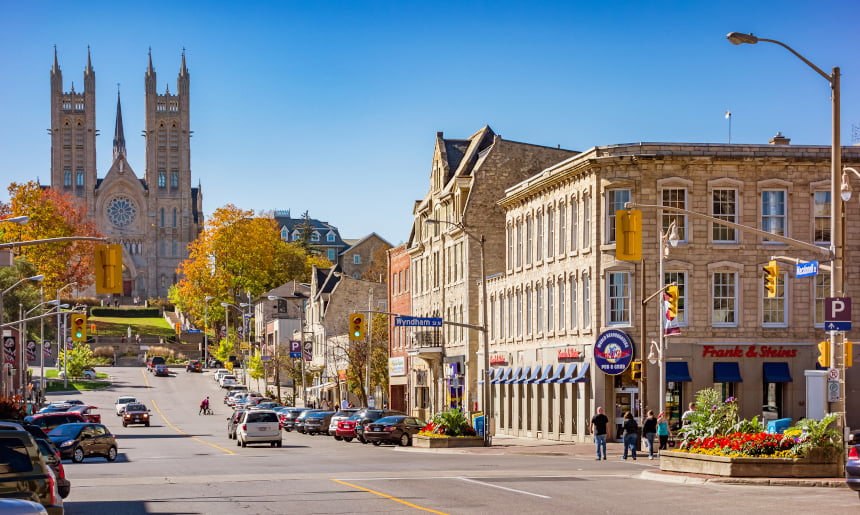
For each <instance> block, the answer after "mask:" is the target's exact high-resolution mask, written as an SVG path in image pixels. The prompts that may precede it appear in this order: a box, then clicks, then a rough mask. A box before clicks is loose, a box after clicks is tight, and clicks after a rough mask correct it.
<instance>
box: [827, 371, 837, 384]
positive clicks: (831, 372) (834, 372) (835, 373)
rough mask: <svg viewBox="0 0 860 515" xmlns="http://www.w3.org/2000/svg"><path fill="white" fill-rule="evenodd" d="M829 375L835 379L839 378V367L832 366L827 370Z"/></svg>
mask: <svg viewBox="0 0 860 515" xmlns="http://www.w3.org/2000/svg"><path fill="white" fill-rule="evenodd" d="M827 377H829V378H830V379H832V380H833V381H837V380H838V379H839V369H838V368H831V369H830V370H828V371H827Z"/></svg>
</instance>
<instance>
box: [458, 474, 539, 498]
mask: <svg viewBox="0 0 860 515" xmlns="http://www.w3.org/2000/svg"><path fill="white" fill-rule="evenodd" d="M457 479H459V480H461V481H466V482H468V483H475V484H478V485H484V486H491V487H493V488H498V489H499V490H507V491H508V492H514V493H518V494H525V495H533V496H535V497H540V498H541V499H552V497H550V496H548V495H541V494H535V493H532V492H526V491H525V490H517V489H515V488H507V487H504V486H499V485H494V484H492V483H486V482H484V481H478V480H476V479H469V478H467V477H458V478H457Z"/></svg>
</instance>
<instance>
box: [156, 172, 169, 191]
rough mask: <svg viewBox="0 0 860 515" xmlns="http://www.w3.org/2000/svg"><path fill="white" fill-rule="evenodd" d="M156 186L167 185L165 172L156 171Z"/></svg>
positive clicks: (163, 186)
mask: <svg viewBox="0 0 860 515" xmlns="http://www.w3.org/2000/svg"><path fill="white" fill-rule="evenodd" d="M158 187H159V188H166V187H167V174H166V173H165V172H158Z"/></svg>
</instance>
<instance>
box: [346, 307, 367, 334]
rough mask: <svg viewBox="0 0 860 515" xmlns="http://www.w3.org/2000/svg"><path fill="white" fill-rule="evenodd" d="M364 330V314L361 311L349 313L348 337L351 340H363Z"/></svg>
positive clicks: (365, 330)
mask: <svg viewBox="0 0 860 515" xmlns="http://www.w3.org/2000/svg"><path fill="white" fill-rule="evenodd" d="M366 332H367V323H366V320H365V317H364V315H363V314H361V313H351V314H350V315H349V339H350V340H353V341H360V340H364V335H365V333H366Z"/></svg>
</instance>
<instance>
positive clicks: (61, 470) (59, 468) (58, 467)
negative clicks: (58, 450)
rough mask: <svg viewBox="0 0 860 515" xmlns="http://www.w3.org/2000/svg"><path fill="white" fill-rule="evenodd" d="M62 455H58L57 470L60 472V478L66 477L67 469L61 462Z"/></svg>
mask: <svg viewBox="0 0 860 515" xmlns="http://www.w3.org/2000/svg"><path fill="white" fill-rule="evenodd" d="M59 460H60V455H59V454H58V455H57V470H58V471H59V472H60V479H63V478H65V477H66V469H64V468H63V464H62V463H60V461H59Z"/></svg>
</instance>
